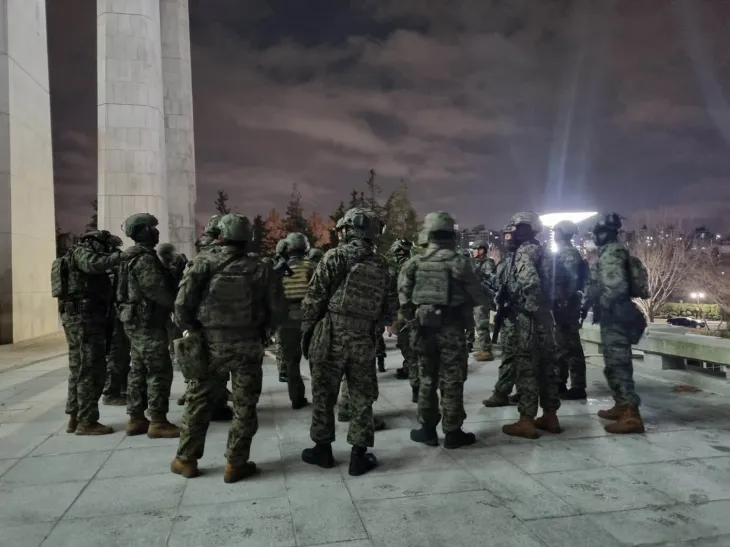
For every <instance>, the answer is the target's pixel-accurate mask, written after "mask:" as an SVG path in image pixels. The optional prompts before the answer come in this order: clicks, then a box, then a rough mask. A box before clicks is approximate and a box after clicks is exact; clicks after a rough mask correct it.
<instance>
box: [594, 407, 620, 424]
mask: <svg viewBox="0 0 730 547" xmlns="http://www.w3.org/2000/svg"><path fill="white" fill-rule="evenodd" d="M624 410H625V407H623V406H619V405H617V404H614V405H613V407H612V408H609V409H608V410H599V411H598V417H599V418H603V419H604V420H613V421H617V420H619V419H620V418H621V416H623V413H624Z"/></svg>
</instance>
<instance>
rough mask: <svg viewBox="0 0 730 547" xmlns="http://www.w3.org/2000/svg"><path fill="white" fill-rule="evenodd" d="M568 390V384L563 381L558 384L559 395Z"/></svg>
mask: <svg viewBox="0 0 730 547" xmlns="http://www.w3.org/2000/svg"><path fill="white" fill-rule="evenodd" d="M566 391H568V386H566V385H565V384H563V383H560V384H558V395H559V396H560V395H563V393H565V392H566Z"/></svg>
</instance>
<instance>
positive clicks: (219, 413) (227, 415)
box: [210, 405, 233, 422]
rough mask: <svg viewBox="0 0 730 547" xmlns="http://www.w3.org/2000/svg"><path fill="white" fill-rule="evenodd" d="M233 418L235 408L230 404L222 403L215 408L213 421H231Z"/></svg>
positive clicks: (212, 415)
mask: <svg viewBox="0 0 730 547" xmlns="http://www.w3.org/2000/svg"><path fill="white" fill-rule="evenodd" d="M232 419H233V410H232V409H231V407H230V406H228V405H222V406H219V407H217V408H216V409H215V410H213V413H212V414H211V415H210V421H211V422H230V421H231V420H232Z"/></svg>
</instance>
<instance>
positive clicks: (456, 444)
mask: <svg viewBox="0 0 730 547" xmlns="http://www.w3.org/2000/svg"><path fill="white" fill-rule="evenodd" d="M475 442H477V438H476V435H474V433H467V432H465V431H464V430H463V429H461V428H459V429H457V430H456V431H449V432H448V433H447V434H446V438H445V439H444V448H449V449H453V448H461V447H462V446H469V445H472V444H474V443H475Z"/></svg>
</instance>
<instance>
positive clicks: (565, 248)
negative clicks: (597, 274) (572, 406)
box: [552, 220, 588, 400]
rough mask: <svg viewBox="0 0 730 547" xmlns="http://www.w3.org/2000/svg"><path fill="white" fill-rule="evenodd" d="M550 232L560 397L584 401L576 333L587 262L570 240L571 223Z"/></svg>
mask: <svg viewBox="0 0 730 547" xmlns="http://www.w3.org/2000/svg"><path fill="white" fill-rule="evenodd" d="M553 231H554V233H555V244H556V245H557V247H558V250H557V253H556V254H555V256H554V257H553V275H552V281H553V283H552V290H553V291H554V293H553V295H552V301H553V313H554V315H555V337H556V340H557V360H558V363H559V365H560V391H561V398H563V399H570V400H578V399H585V398H586V358H585V355H584V354H583V345H582V344H581V342H580V332H579V330H580V309H581V304H582V301H583V296H582V293H581V291H583V290H584V288H585V283H586V281H587V278H588V263H587V262H586V261H585V259H584V258H583V257H582V256H581V255H580V252H579V251H578V249H576V248H575V247H574V246H573V243H572V239H573V237H574V236H575V235H576V234H577V233H578V226H577V225H576V224H575V223H574V222H570V221H569V220H564V221H562V222H558V223H557V224H556V225H555V226H554V227H553ZM569 376H570V389H567V386H566V384H567V382H568V377H569Z"/></svg>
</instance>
